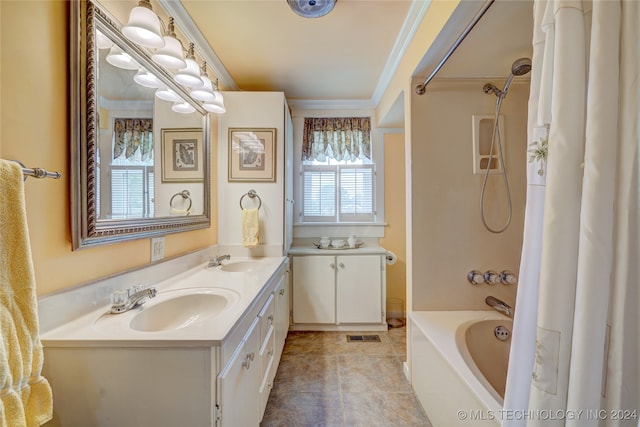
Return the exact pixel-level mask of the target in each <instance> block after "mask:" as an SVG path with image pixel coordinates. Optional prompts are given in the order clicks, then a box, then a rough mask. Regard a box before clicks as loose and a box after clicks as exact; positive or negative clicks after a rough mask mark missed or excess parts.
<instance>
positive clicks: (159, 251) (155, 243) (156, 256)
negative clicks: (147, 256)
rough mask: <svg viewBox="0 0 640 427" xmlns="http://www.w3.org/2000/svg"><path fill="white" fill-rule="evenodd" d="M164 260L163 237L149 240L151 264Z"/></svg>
mask: <svg viewBox="0 0 640 427" xmlns="http://www.w3.org/2000/svg"><path fill="white" fill-rule="evenodd" d="M162 258H164V237H152V238H151V262H154V261H159V260H161V259H162Z"/></svg>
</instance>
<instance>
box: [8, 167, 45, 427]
mask: <svg viewBox="0 0 640 427" xmlns="http://www.w3.org/2000/svg"><path fill="white" fill-rule="evenodd" d="M36 304H37V301H36V289H35V275H34V272H33V261H32V259H31V247H30V246H29V231H28V229H27V215H26V210H25V203H24V183H23V175H22V168H21V167H20V166H19V165H18V164H17V163H15V162H11V161H7V160H2V159H0V332H1V333H2V335H1V336H0V426H2V427H14V426H21V427H22V426H40V425H42V424H44V423H45V422H47V421H49V420H50V419H51V418H52V415H53V402H52V397H51V387H50V386H49V382H48V381H47V380H46V378H44V377H43V376H42V375H41V372H42V363H43V352H42V344H41V342H40V337H39V325H38V311H37V307H36Z"/></svg>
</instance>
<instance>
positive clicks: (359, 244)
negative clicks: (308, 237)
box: [313, 241, 364, 251]
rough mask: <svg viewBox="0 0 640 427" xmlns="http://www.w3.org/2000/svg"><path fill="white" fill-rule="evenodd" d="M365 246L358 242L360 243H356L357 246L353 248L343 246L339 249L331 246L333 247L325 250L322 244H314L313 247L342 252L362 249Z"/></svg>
mask: <svg viewBox="0 0 640 427" xmlns="http://www.w3.org/2000/svg"><path fill="white" fill-rule="evenodd" d="M363 245H364V242H361V241H358V242H356V246H355V247H353V248H352V247H351V246H347V245H345V246H342V247H341V248H337V247H335V246H331V245H329V246H327V247H324V248H323V247H322V246H320V243H318V242H313V246H315V247H316V248H318V249H324V250H330V251H342V250H346V249H358V248H361V247H362V246H363Z"/></svg>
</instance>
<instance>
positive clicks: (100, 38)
mask: <svg viewBox="0 0 640 427" xmlns="http://www.w3.org/2000/svg"><path fill="white" fill-rule="evenodd" d="M96 44H97V45H98V49H111V46H113V42H112V41H111V40H109V37H107V36H105V35H104V34H102V32H100V30H96Z"/></svg>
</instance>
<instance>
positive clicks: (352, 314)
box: [336, 255, 383, 324]
mask: <svg viewBox="0 0 640 427" xmlns="http://www.w3.org/2000/svg"><path fill="white" fill-rule="evenodd" d="M382 265H383V264H382V260H381V257H380V256H377V255H373V256H372V255H349V256H337V257H336V268H337V274H336V278H337V279H336V280H337V281H336V295H337V299H336V307H337V318H338V319H337V320H338V323H339V324H340V323H380V322H381V321H382V268H383V267H382Z"/></svg>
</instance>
